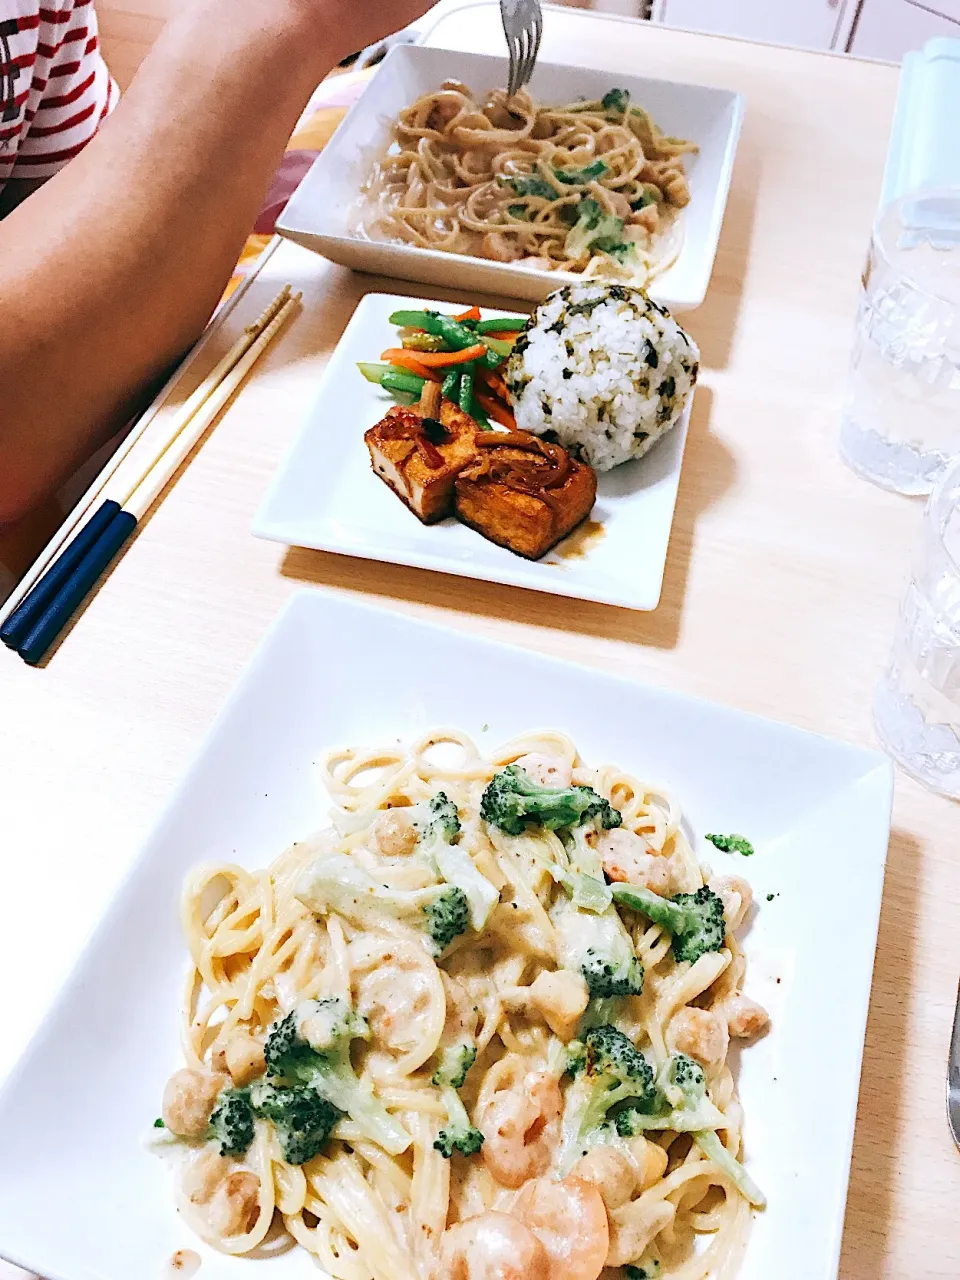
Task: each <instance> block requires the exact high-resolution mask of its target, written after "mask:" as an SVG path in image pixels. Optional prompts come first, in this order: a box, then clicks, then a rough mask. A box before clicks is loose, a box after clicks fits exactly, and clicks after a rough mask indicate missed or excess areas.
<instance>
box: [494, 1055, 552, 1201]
mask: <svg viewBox="0 0 960 1280" xmlns="http://www.w3.org/2000/svg"><path fill="white" fill-rule="evenodd" d="M562 1107H563V1096H562V1095H561V1093H560V1086H559V1084H558V1083H557V1081H556V1079H555V1077H554V1076H552V1075H549V1074H548V1073H547V1072H545V1071H531V1072H530V1073H529V1074H528V1075H527V1076H525V1077H524V1080H523V1085H522V1088H520V1089H503V1090H501V1092H499V1093H495V1094H494V1095H493V1097H492V1098H491V1099H490V1101H489V1103H488V1104H487V1106H486V1108H485V1110H484V1114H483V1117H482V1120H481V1123H480V1124H479V1128H480V1130H481V1132H482V1133H483V1135H484V1138H485V1141H484V1144H483V1159H484V1162H485V1163H486V1166H487V1168H488V1169H489V1170H490V1172H491V1174H493V1176H494V1178H496V1180H497V1182H499V1183H500V1185H501V1186H504V1187H512V1188H515V1187H520V1186H522V1185H523V1184H524V1183H525V1182H526V1181H527V1180H528V1179H530V1178H536V1177H539V1175H540V1174H541V1173H545V1172H546V1170H547V1169H548V1168H549V1167H550V1163H551V1160H552V1158H553V1153H554V1150H555V1149H556V1146H557V1143H558V1141H559V1138H560V1111H561V1109H562Z"/></svg>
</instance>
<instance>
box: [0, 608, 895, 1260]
mask: <svg viewBox="0 0 960 1280" xmlns="http://www.w3.org/2000/svg"><path fill="white" fill-rule="evenodd" d="M384 653H388V654H389V655H390V659H391V663H392V666H393V669H394V670H395V671H396V672H398V673H400V674H399V678H398V679H395V680H392V681H389V680H388V681H384V680H376V681H375V682H374V677H375V674H376V673H377V672H378V671H380V670H382V661H383V655H384ZM557 689H563V690H564V698H563V703H562V706H559V705H558V702H557V696H556V691H557ZM438 724H445V725H451V724H452V725H457V726H459V727H460V728H462V729H464V730H466V731H467V732H469V733H471V734H472V735H474V736H475V737H476V739H477V740H478V741H479V742H480V743H481V744H489V746H490V747H493V746H494V745H495V744H496V743H498V742H500V741H503V740H505V739H507V738H510V737H512V736H513V735H515V734H517V733H519V732H521V731H523V730H526V729H531V728H542V727H545V726H552V727H555V728H559V729H563V730H565V731H566V732H568V733H569V734H571V735H572V737H573V738H574V739H575V740H576V742H577V743H578V745H579V747H580V749H581V751H582V752H583V754H584V756H585V758H586V759H587V760H588V761H591V762H596V763H601V762H604V761H614V762H616V763H617V764H619V765H621V766H623V767H625V768H627V769H629V770H630V771H631V772H633V773H636V774H639V775H640V776H641V777H645V778H649V779H651V780H653V781H656V782H662V783H663V784H665V785H667V786H669V787H670V788H671V789H672V790H673V791H674V793H675V794H676V795H677V796H678V798H679V800H680V802H681V804H682V805H683V809H684V812H685V815H686V822H687V828H688V834H689V835H690V837H691V839H693V840H694V841H695V842H696V845H697V847H699V848H700V849H701V851H702V852H703V856H706V852H705V851H704V848H706V850H707V851H709V857H710V861H711V862H712V863H713V864H714V865H715V866H716V865H721V866H722V867H723V868H728V867H730V868H731V869H735V870H736V871H738V872H741V873H742V872H746V873H747V874H748V875H749V877H750V880H751V881H752V883H753V886H754V890H755V893H756V899H757V902H758V903H759V904H760V910H759V911H758V912H757V918H756V920H755V922H754V924H753V926H752V927H751V928H750V930H749V932H748V933H747V935H746V939H745V946H746V952H747V957H748V967H749V977H748V983H747V989H748V990H749V991H752V992H753V993H754V994H755V995H756V996H757V997H758V998H759V999H761V1000H763V1001H765V1002H766V1003H767V1004H768V1006H769V1008H770V1011H771V1015H772V1018H773V1023H772V1028H771V1031H770V1033H769V1034H768V1035H767V1036H766V1037H765V1038H764V1039H763V1040H761V1041H760V1042H759V1043H757V1044H756V1045H753V1046H751V1047H750V1048H748V1049H746V1050H745V1051H744V1052H743V1055H742V1059H741V1063H742V1066H741V1070H740V1092H741V1097H742V1100H743V1106H744V1110H745V1114H746V1124H745V1133H746V1143H747V1156H748V1165H749V1167H750V1171H751V1173H752V1174H753V1176H754V1178H755V1179H756V1180H757V1181H758V1182H759V1183H760V1185H761V1186H762V1187H763V1188H764V1190H765V1191H766V1193H767V1195H768V1197H769V1202H770V1203H769V1208H768V1209H767V1210H766V1212H765V1213H763V1214H760V1215H759V1216H758V1217H757V1219H756V1221H755V1223H754V1225H753V1229H752V1233H751V1235H750V1239H749V1243H748V1246H747V1251H746V1255H745V1258H744V1262H743V1266H742V1268H741V1270H740V1272H739V1274H738V1276H737V1280H771V1277H776V1280H833V1278H834V1277H835V1275H836V1268H837V1259H838V1255H839V1248H840V1234H841V1229H842V1226H843V1210H844V1201H845V1198H846V1187H847V1175H848V1167H849V1161H850V1148H851V1143H852V1139H853V1126H854V1117H855V1114H856V1107H857V1084H858V1079H859V1073H860V1059H861V1052H862V1045H863V1033H864V1025H865V1021H866V1013H867V1001H868V997H869V994H870V977H871V971H872V967H873V954H874V946H875V943H876V930H877V919H878V914H879V905H880V893H881V886H882V882H883V867H884V858H885V854H886V848H887V839H888V834H889V822H890V801H891V792H892V770H891V766H890V764H889V762H888V761H887V760H886V759H885V758H884V757H883V756H880V755H878V754H877V753H875V752H872V751H864V750H861V749H859V748H856V747H850V746H845V745H843V744H841V743H839V742H833V741H830V740H828V739H826V738H820V737H816V736H814V735H813V734H809V733H803V732H801V731H800V730H797V729H791V728H787V727H786V726H783V725H778V724H774V723H772V722H770V721H766V720H759V719H755V718H753V717H751V716H746V715H743V714H741V713H739V712H736V711H730V710H727V709H726V708H723V707H719V706H714V705H712V704H710V703H706V702H701V701H698V700H696V699H693V698H687V697H684V696H682V695H680V694H677V693H670V692H666V691H663V690H660V689H654V688H650V687H647V686H644V685H641V684H635V683H632V682H630V681H626V680H620V679H618V678H616V677H615V676H611V675H607V674H605V673H603V672H601V671H597V670H589V669H586V668H580V667H576V666H571V665H568V664H565V663H562V662H556V661H553V660H550V659H547V658H544V657H541V656H539V655H538V654H535V653H530V652H527V651H525V650H521V649H513V648H508V647H506V646H501V645H496V644H492V643H490V642H488V641H484V640H480V639H476V638H474V637H471V636H468V635H466V634H464V633H462V632H453V631H446V630H442V629H439V628H435V627H432V626H429V625H426V624H424V623H421V622H416V621H413V620H411V619H409V618H405V617H403V616H402V615H400V614H397V613H394V612H385V611H381V610H378V609H373V608H370V607H369V606H366V605H361V604H357V603H353V602H350V601H347V600H343V599H340V598H339V597H335V596H329V595H326V594H324V593H322V592H316V591H313V592H302V593H300V594H299V595H298V596H296V597H295V598H294V599H293V601H292V602H291V604H290V605H289V606H288V607H287V609H286V610H285V612H284V613H283V614H282V615H281V617H280V619H279V621H278V622H277V623H276V625H275V626H274V627H273V629H272V631H271V632H270V634H269V635H268V636H267V638H266V640H265V641H264V643H263V644H262V646H261V648H260V650H259V652H258V654H257V656H256V657H255V658H254V660H253V662H252V664H251V666H250V669H249V670H248V672H247V674H246V676H245V677H244V679H243V680H242V681H241V683H240V685H239V687H238V688H237V689H236V691H235V692H234V694H233V696H232V697H231V699H230V701H229V703H228V705H227V707H226V708H225V710H224V711H223V712H222V714H221V715H220V717H219V719H218V720H217V722H216V724H215V725H214V727H213V729H212V730H211V732H210V734H209V736H208V738H207V740H206V743H205V745H204V746H203V748H202V750H201V752H200V754H199V757H198V758H197V760H196V761H195V763H194V765H193V767H192V768H191V770H190V772H189V773H188V775H187V777H186V779H185V781H184V782H183V784H182V786H181V787H180V789H179V791H178V792H177V793H176V794H175V796H174V797H173V799H172V801H171V803H170V805H169V807H168V809H167V811H166V814H165V816H164V817H163V818H162V820H161V822H160V824H159V826H158V827H157V829H156V831H155V832H154V835H153V837H152V838H151V839H150V841H149V842H148V844H147V846H146V848H145V849H144V851H143V854H142V856H141V858H140V860H139V862H138V863H137V865H136V866H135V868H134V870H133V872H132V874H131V876H130V878H129V879H128V881H127V883H126V885H125V887H124V888H123V889H122V890H121V892H120V894H119V896H118V897H117V899H116V901H115V902H114V904H113V906H112V907H111V908H110V910H109V911H108V912H107V914H106V916H105V918H104V919H103V920H102V921H101V923H100V925H99V926H98V928H97V930H96V932H95V933H94V936H93V939H92V941H91V943H90V945H89V947H88V948H87V950H86V952H85V953H84V955H83V956H82V958H81V960H80V961H79V963H78V964H77V967H76V969H75V971H74V973H73V976H72V978H71V979H70V981H69V983H68V984H67V986H66V988H65V990H64V992H63V994H62V995H61V997H60V999H59V1000H58V1002H57V1004H56V1006H55V1007H54V1009H53V1011H52V1013H51V1014H50V1015H49V1017H48V1018H47V1020H46V1022H45V1024H44V1025H43V1027H42V1029H41V1031H40V1033H39V1035H38V1036H37V1038H36V1039H35V1041H34V1042H33V1044H32V1045H31V1046H30V1048H29V1050H28V1051H27V1053H26V1055H25V1056H24V1058H23V1059H22V1060H21V1062H20V1064H19V1066H18V1067H17V1069H16V1070H15V1071H14V1073H13V1075H12V1076H11V1078H10V1079H9V1081H8V1082H7V1085H6V1087H5V1089H4V1090H3V1092H2V1093H0V1256H3V1257H6V1258H8V1259H9V1260H10V1261H12V1262H18V1263H20V1264H21V1265H24V1266H27V1267H30V1268H32V1269H35V1270H36V1271H38V1272H40V1273H41V1274H43V1275H45V1276H47V1277H49V1280H131V1277H135V1278H136V1280H153V1277H157V1278H158V1280H159V1277H160V1276H161V1275H162V1274H163V1271H162V1265H163V1263H164V1261H165V1260H166V1259H167V1258H169V1257H170V1256H171V1255H172V1254H173V1252H174V1251H175V1250H177V1249H181V1248H185V1247H190V1248H196V1249H197V1251H198V1252H199V1253H200V1254H201V1255H202V1257H203V1267H202V1270H201V1273H200V1275H201V1277H202V1280H233V1278H234V1277H240V1276H244V1277H247V1278H248V1280H249V1278H250V1277H253V1276H255V1275H259V1274H260V1272H261V1271H262V1272H263V1274H265V1275H266V1274H267V1268H268V1266H269V1274H270V1275H271V1276H276V1277H278V1278H280V1277H288V1276H289V1277H293V1276H304V1275H307V1274H309V1275H314V1274H318V1273H316V1272H315V1271H314V1269H313V1266H312V1264H311V1263H310V1262H308V1261H307V1260H306V1259H305V1258H304V1257H303V1255H302V1254H300V1253H298V1252H296V1251H294V1252H292V1253H288V1254H286V1255H284V1256H282V1257H280V1258H277V1259H276V1260H275V1261H271V1262H270V1263H269V1264H267V1263H265V1262H261V1263H257V1262H251V1261H249V1260H243V1259H238V1258H227V1257H222V1256H219V1255H217V1254H215V1253H213V1252H212V1251H210V1250H209V1249H207V1248H205V1247H203V1246H201V1245H199V1244H197V1243H196V1242H195V1241H193V1240H192V1238H191V1236H190V1234H189V1232H188V1231H187V1229H186V1228H185V1227H184V1226H183V1225H182V1224H181V1223H180V1221H179V1220H178V1218H177V1215H176V1213H175V1212H174V1209H173V1207H172V1196H171V1187H170V1185H169V1180H168V1173H167V1170H166V1168H165V1167H164V1165H163V1163H162V1162H161V1161H160V1160H158V1159H157V1158H156V1157H155V1156H152V1155H150V1154H148V1153H147V1152H146V1151H145V1150H143V1148H142V1147H141V1145H140V1139H141V1136H142V1135H143V1133H144V1131H145V1130H148V1129H149V1125H150V1122H151V1120H152V1119H153V1117H154V1116H155V1115H156V1113H157V1106H158V1102H159V1099H160V1096H161V1093H162V1091H163V1085H164V1082H165V1080H166V1078H167V1076H168V1074H169V1073H170V1071H171V1070H172V1069H173V1068H174V1067H175V1066H176V1065H178V1031H179V1027H178V1017H177V1011H178V1007H179V1003H180V999H181V994H182V985H183V975H184V972H185V959H186V952H185V948H184V943H183V940H182V938H181V935H180V927H179V922H178V901H179V895H180V888H181V884H182V881H183V878H184V876H185V874H186V873H187V871H188V870H189V869H190V868H191V867H192V866H194V865H195V864H196V863H198V862H201V861H204V860H206V859H214V860H229V861H235V862H239V863H240V864H241V865H243V866H246V867H249V868H255V867H262V866H265V865H267V864H268V863H269V862H270V861H272V859H273V858H274V857H275V856H276V855H277V854H278V853H279V852H280V851H282V849H283V848H284V847H285V846H287V845H288V844H290V843H291V842H292V841H293V840H294V839H296V838H297V837H302V836H303V835H305V834H307V833H310V832H313V831H315V830H316V829H317V828H318V827H319V826H322V825H324V822H325V815H326V809H327V804H326V801H325V798H324V797H323V796H322V795H320V794H319V793H318V786H317V781H316V771H315V767H314V762H315V761H316V760H317V756H318V752H319V751H320V750H321V749H322V748H324V747H327V746H330V745H335V744H343V743H364V742H366V743H376V742H378V741H385V740H391V741H392V740H394V739H395V738H397V737H402V738H404V739H408V738H410V737H412V736H413V735H418V734H420V733H422V732H423V731H424V730H426V729H428V728H430V727H433V726H435V725H438ZM486 726H488V728H487V727H486ZM715 830H720V831H741V832H743V833H745V834H746V835H747V836H748V837H749V838H751V839H752V840H753V841H754V843H755V844H756V847H757V853H756V856H755V857H754V858H753V859H751V861H750V862H749V864H744V863H743V862H742V860H741V859H740V858H738V857H732V856H729V855H724V854H720V853H717V852H716V850H714V849H713V848H712V846H709V845H708V846H706V847H704V845H703V832H704V831H715ZM825 884H829V885H830V889H831V892H830V893H829V894H824V893H823V886H824V885H825ZM767 894H775V895H776V896H775V897H774V898H773V900H772V901H771V902H769V903H768V902H767V901H766V895H767ZM854 899H855V900H856V903H857V909H856V910H855V911H851V910H850V907H849V904H850V902H851V901H853V900H854ZM827 993H829V995H828V994H827ZM821 1050H822V1052H821ZM811 1098H814V1099H816V1105H815V1107H814V1108H813V1110H812V1111H811V1103H810V1100H811Z"/></svg>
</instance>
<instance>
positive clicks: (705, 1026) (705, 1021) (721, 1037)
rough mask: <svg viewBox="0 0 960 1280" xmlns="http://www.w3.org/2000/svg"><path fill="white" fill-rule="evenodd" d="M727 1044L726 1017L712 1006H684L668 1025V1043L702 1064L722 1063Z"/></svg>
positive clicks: (707, 1065)
mask: <svg viewBox="0 0 960 1280" xmlns="http://www.w3.org/2000/svg"><path fill="white" fill-rule="evenodd" d="M729 1043H730V1033H729V1031H728V1030H727V1023H726V1019H725V1018H724V1017H723V1015H722V1014H719V1013H715V1012H714V1011H713V1010H712V1009H698V1008H696V1006H693V1005H685V1006H684V1007H683V1008H682V1009H678V1010H677V1012H676V1013H675V1014H674V1015H673V1017H672V1018H671V1020H670V1025H669V1027H668V1028H667V1044H668V1046H669V1047H670V1048H671V1049H676V1050H677V1051H678V1052H679V1053H685V1054H687V1055H688V1056H689V1057H691V1058H696V1059H697V1061H698V1062H702V1063H703V1065H704V1066H705V1067H710V1066H713V1065H714V1063H717V1062H722V1061H723V1059H724V1058H725V1057H726V1054H727V1046H728V1045H729Z"/></svg>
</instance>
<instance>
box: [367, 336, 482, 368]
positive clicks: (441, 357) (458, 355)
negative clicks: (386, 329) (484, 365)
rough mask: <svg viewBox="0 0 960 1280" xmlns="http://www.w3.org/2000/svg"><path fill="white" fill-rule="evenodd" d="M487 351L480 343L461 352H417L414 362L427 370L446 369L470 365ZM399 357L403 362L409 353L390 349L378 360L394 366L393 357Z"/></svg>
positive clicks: (399, 349)
mask: <svg viewBox="0 0 960 1280" xmlns="http://www.w3.org/2000/svg"><path fill="white" fill-rule="evenodd" d="M488 350H489V348H488V347H486V346H484V344H483V343H482V342H478V343H477V344H476V346H474V347H464V348H463V350H462V351H418V352H417V353H416V360H417V362H418V364H422V365H423V366H424V368H427V369H447V368H449V367H450V365H453V364H470V363H471V362H472V361H473V360H482V359H483V358H484V356H486V354H487V351H488ZM400 356H402V357H403V359H404V360H407V359H410V352H409V351H405V350H403V349H402V348H401V347H391V348H390V349H389V350H388V351H384V353H383V355H382V356H381V357H380V359H381V360H389V361H390V363H391V364H394V363H395V357H400Z"/></svg>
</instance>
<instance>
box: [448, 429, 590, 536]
mask: <svg viewBox="0 0 960 1280" xmlns="http://www.w3.org/2000/svg"><path fill="white" fill-rule="evenodd" d="M477 454H478V456H477V459H476V461H475V462H473V463H471V464H470V466H468V467H466V468H465V469H464V470H463V471H461V473H460V475H459V476H458V477H457V481H456V509H457V516H458V517H459V518H460V519H461V520H462V521H463V522H464V524H468V525H469V526H470V527H471V528H472V529H476V531H477V533H481V534H483V536H484V537H485V538H489V539H490V541H491V542H496V543H498V544H499V545H500V546H501V547H507V548H508V550H510V551H513V552H514V553H515V554H516V555H518V556H525V557H526V558H527V559H528V560H539V559H540V558H541V556H544V555H546V553H547V552H548V551H549V550H550V548H551V547H552V546H555V545H556V543H558V542H559V541H560V539H561V538H565V537H566V536H567V534H568V533H570V532H571V530H573V529H575V528H576V527H577V525H578V524H580V523H581V522H582V521H583V520H585V519H586V518H587V516H588V515H589V514H590V512H591V511H592V510H593V504H594V503H595V502H596V499H597V477H596V473H595V472H594V470H593V468H592V467H588V466H586V465H585V464H584V463H582V462H578V461H577V460H576V459H575V458H572V457H570V455H569V454H568V453H567V452H566V450H564V449H562V448H561V447H560V446H559V445H556V444H549V443H547V442H546V441H544V440H541V439H540V438H539V437H538V436H534V435H530V434H529V433H527V432H525V431H516V432H511V433H509V434H506V435H501V434H489V435H486V434H485V435H479V436H478V437H477Z"/></svg>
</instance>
